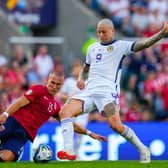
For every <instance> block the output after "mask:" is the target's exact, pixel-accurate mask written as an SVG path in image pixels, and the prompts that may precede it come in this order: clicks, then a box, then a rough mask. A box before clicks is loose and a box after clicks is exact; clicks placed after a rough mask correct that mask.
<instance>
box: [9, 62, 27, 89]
mask: <svg viewBox="0 0 168 168" xmlns="http://www.w3.org/2000/svg"><path fill="white" fill-rule="evenodd" d="M10 67H11V68H10V69H9V71H8V73H7V78H8V82H9V83H10V85H11V87H12V86H13V85H19V86H20V88H22V87H24V86H25V85H26V78H25V76H24V73H23V72H22V69H21V68H20V66H19V64H18V62H17V61H16V60H13V61H12V62H11V63H10Z"/></svg>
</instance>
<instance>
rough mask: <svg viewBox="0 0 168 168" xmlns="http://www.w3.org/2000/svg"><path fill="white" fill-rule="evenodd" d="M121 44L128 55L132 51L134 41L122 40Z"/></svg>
mask: <svg viewBox="0 0 168 168" xmlns="http://www.w3.org/2000/svg"><path fill="white" fill-rule="evenodd" d="M122 43H123V44H122V46H123V47H124V50H125V55H129V54H131V53H133V52H134V51H133V47H134V44H135V41H122Z"/></svg>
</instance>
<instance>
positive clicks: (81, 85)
mask: <svg viewBox="0 0 168 168" xmlns="http://www.w3.org/2000/svg"><path fill="white" fill-rule="evenodd" d="M77 87H78V88H79V89H80V90H83V89H84V88H85V81H84V80H78V81H77Z"/></svg>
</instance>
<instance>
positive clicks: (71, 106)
mask: <svg viewBox="0 0 168 168" xmlns="http://www.w3.org/2000/svg"><path fill="white" fill-rule="evenodd" d="M93 108H94V105H93V100H92V99H91V97H90V96H88V94H85V93H84V92H83V93H82V94H80V95H77V96H74V97H73V98H72V99H71V100H70V101H68V102H67V103H66V104H65V105H64V106H63V108H62V110H61V112H60V113H59V115H60V118H61V128H62V135H63V139H64V151H60V152H58V153H57V156H58V158H60V159H69V160H75V159H76V155H74V154H73V153H74V149H73V148H74V143H73V140H74V139H73V138H74V129H73V121H72V118H71V117H74V116H77V115H79V114H81V113H82V112H85V113H88V112H89V111H90V110H92V109H93ZM65 152H66V153H65ZM71 153H72V154H71ZM66 154H67V155H66Z"/></svg>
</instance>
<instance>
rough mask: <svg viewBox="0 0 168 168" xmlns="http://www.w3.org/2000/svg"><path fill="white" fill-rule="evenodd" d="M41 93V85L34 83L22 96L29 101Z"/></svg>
mask: <svg viewBox="0 0 168 168" xmlns="http://www.w3.org/2000/svg"><path fill="white" fill-rule="evenodd" d="M42 93H43V87H42V86H40V85H35V86H32V87H30V88H29V89H28V90H27V91H25V92H24V96H25V97H26V98H27V99H28V100H30V101H31V102H33V101H35V100H36V99H37V98H38V97H39V96H40V95H42Z"/></svg>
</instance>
